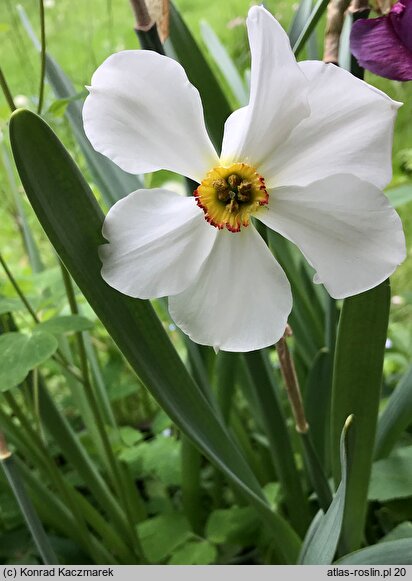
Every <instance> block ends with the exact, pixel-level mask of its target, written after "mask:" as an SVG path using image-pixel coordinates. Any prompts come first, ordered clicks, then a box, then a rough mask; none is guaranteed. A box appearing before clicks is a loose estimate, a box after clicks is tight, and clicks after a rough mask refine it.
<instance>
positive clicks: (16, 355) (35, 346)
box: [0, 331, 58, 391]
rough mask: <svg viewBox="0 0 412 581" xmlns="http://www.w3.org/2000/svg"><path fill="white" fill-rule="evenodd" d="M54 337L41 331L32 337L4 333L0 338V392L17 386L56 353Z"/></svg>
mask: <svg viewBox="0 0 412 581" xmlns="http://www.w3.org/2000/svg"><path fill="white" fill-rule="evenodd" d="M57 347H58V343H57V340H56V339H55V337H54V336H53V335H52V334H50V333H46V332H43V331H36V332H35V333H33V334H32V335H24V334H23V333H16V332H11V333H4V334H3V335H1V336H0V391H7V390H9V389H11V388H12V387H15V386H17V385H19V384H20V383H21V382H22V381H24V379H25V378H26V377H27V375H28V374H29V372H30V371H31V370H32V369H35V368H36V367H38V366H39V365H41V364H42V363H44V362H45V361H47V360H48V359H50V357H51V356H52V355H53V354H54V353H55V352H56V350H57Z"/></svg>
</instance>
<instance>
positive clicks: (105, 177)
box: [18, 6, 143, 207]
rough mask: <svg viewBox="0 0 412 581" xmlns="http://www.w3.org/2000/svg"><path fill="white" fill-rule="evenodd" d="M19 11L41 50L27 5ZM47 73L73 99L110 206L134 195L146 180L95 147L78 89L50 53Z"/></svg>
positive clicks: (82, 139)
mask: <svg viewBox="0 0 412 581" xmlns="http://www.w3.org/2000/svg"><path fill="white" fill-rule="evenodd" d="M18 12H19V15H20V18H21V20H22V23H23V26H24V27H25V29H26V31H27V34H28V35H29V36H30V38H31V40H32V42H33V44H34V46H35V47H36V48H37V49H38V50H40V44H39V42H38V40H37V39H36V36H35V33H34V31H33V28H32V26H31V24H30V21H29V19H28V17H27V15H26V13H25V11H24V8H23V7H22V6H19V7H18ZM46 76H47V80H48V82H49V83H50V85H51V86H52V88H53V92H54V94H55V96H56V98H57V99H70V103H68V104H67V107H66V111H65V114H66V115H67V119H68V121H69V123H70V126H71V128H72V131H73V134H74V136H75V138H76V140H77V142H78V144H79V146H80V148H81V150H82V152H83V155H84V157H85V159H86V161H87V164H88V166H89V169H90V173H91V174H92V176H93V179H94V181H95V182H96V185H97V187H98V188H99V190H100V192H101V194H102V196H103V199H104V201H105V203H106V204H107V206H108V207H110V206H111V205H112V204H114V203H115V202H117V200H120V198H123V197H124V196H126V195H127V194H130V192H133V191H134V190H137V189H139V188H141V187H143V183H142V181H141V180H140V179H139V178H138V177H137V176H132V175H130V174H128V173H126V172H124V171H123V170H121V169H120V168H119V167H118V166H117V165H115V164H114V163H113V162H112V161H110V159H108V158H107V157H105V156H104V155H101V154H100V153H98V152H97V151H95V150H94V149H93V147H92V146H91V144H90V142H89V140H88V139H87V137H86V135H85V133H84V129H83V121H82V107H83V104H82V103H81V102H79V101H78V100H77V99H75V100H73V98H74V97H76V96H77V94H78V92H77V91H76V89H75V88H74V86H73V84H72V82H71V80H70V79H69V78H68V77H67V75H66V74H65V72H64V71H63V69H62V68H61V67H60V65H59V64H58V63H57V62H56V61H55V60H54V59H53V58H52V57H51V56H50V55H48V54H46Z"/></svg>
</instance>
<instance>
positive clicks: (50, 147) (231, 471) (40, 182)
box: [10, 110, 299, 562]
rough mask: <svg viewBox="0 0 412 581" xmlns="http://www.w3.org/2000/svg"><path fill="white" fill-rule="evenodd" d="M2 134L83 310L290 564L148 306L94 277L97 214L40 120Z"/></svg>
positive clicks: (284, 535) (288, 538)
mask: <svg viewBox="0 0 412 581" xmlns="http://www.w3.org/2000/svg"><path fill="white" fill-rule="evenodd" d="M10 136H11V143H12V148H13V153H14V157H15V160H16V164H17V168H18V170H19V173H20V177H21V179H22V182H23V184H24V186H25V189H26V192H27V195H28V198H29V200H30V202H31V204H32V206H33V208H34V210H35V212H36V214H37V216H38V218H39V220H40V222H41V224H42V226H43V228H44V230H45V231H46V233H47V235H48V237H49V238H50V240H51V242H52V244H53V246H54V247H55V249H56V251H57V252H58V254H59V255H60V258H61V259H62V261H63V263H64V264H65V266H66V268H67V269H68V270H69V272H70V273H71V275H72V277H73V279H74V280H75V282H76V283H77V285H78V286H79V288H80V289H81V290H82V292H83V294H84V295H85V297H86V299H87V300H88V301H89V303H90V305H91V307H92V308H93V309H94V311H95V312H96V314H97V316H98V317H99V318H100V319H101V321H102V322H103V324H104V325H105V326H106V328H107V330H108V331H109V333H110V334H111V336H112V338H113V339H114V341H115V342H116V343H117V344H118V346H119V348H120V349H121V351H122V353H123V355H124V356H125V357H126V358H127V359H128V361H129V363H130V364H131V366H132V367H133V369H134V370H135V371H136V373H137V374H138V376H139V377H140V379H141V381H142V382H143V383H144V384H145V385H146V386H147V387H148V388H149V389H150V391H151V393H152V394H153V396H154V397H155V398H156V399H157V401H158V403H159V404H160V405H161V406H162V407H163V409H164V410H165V411H166V412H167V414H168V415H169V416H170V417H171V418H172V420H173V421H174V422H175V423H176V424H177V425H178V426H179V428H180V429H181V430H182V431H184V432H185V433H186V434H187V435H188V436H189V437H190V438H192V440H193V441H194V442H195V444H196V445H197V446H198V447H199V448H200V449H201V450H202V452H203V453H204V454H205V455H206V456H207V457H208V458H210V459H211V460H212V461H213V462H214V463H215V464H216V465H217V466H219V467H220V469H221V470H223V472H224V473H225V474H226V476H227V477H228V478H229V479H230V480H231V481H232V482H233V483H234V484H235V485H236V486H237V487H240V488H241V489H242V491H243V493H244V494H245V495H246V496H247V498H248V499H249V501H250V502H252V503H253V504H254V506H255V508H256V509H257V510H258V511H259V513H260V514H261V516H262V518H263V519H264V520H265V522H266V523H267V524H268V526H270V527H271V530H272V534H273V535H274V537H275V538H277V539H278V541H279V542H280V539H282V550H283V552H284V558H285V559H286V561H287V562H293V561H294V558H295V556H296V553H297V550H298V547H299V540H298V537H297V535H296V534H295V533H294V531H293V530H292V529H291V527H290V525H288V523H287V522H286V520H285V519H283V518H282V517H280V515H277V514H276V513H273V512H272V511H271V510H270V508H269V506H268V504H267V503H266V500H265V498H264V495H263V492H262V490H261V488H260V486H259V484H258V482H257V480H256V478H255V476H254V474H253V473H252V471H251V469H250V467H249V466H248V465H247V463H246V462H245V460H244V458H243V456H242V455H241V453H240V451H239V449H238V447H237V446H236V445H235V444H234V441H233V439H232V437H231V436H230V435H229V433H228V432H227V430H226V429H225V427H224V426H223V424H222V422H221V420H220V418H219V417H217V415H216V413H215V412H214V410H213V408H212V407H211V406H210V404H209V402H208V401H207V400H206V398H205V397H204V395H203V394H202V393H201V391H200V389H199V388H198V386H197V385H196V384H195V383H194V382H193V380H192V378H191V377H190V375H189V374H188V372H187V370H186V368H185V367H184V365H183V363H182V362H181V360H180V358H179V356H178V354H177V352H176V351H175V350H174V348H173V347H172V344H171V343H170V340H169V338H168V336H167V334H166V332H165V331H164V329H163V326H162V324H161V322H160V321H159V319H158V318H157V317H156V315H155V313H154V311H153V308H152V306H151V305H150V303H149V302H148V301H142V300H137V299H131V298H130V297H127V296H124V295H122V294H120V293H119V292H117V291H115V290H114V289H112V288H111V287H109V286H108V285H107V284H106V283H105V282H104V281H103V279H102V278H101V275H100V269H101V263H100V260H99V258H98V252H97V250H98V246H99V245H100V244H101V243H102V242H103V238H102V235H101V227H102V222H103V215H102V212H101V210H100V208H99V207H98V205H97V203H96V201H95V199H94V197H93V195H92V193H91V191H90V188H89V187H88V185H87V183H86V182H85V181H84V179H83V176H82V175H81V174H80V172H79V170H78V168H77V167H76V166H75V164H74V162H73V160H72V159H71V157H70V155H69V154H68V153H67V151H66V150H65V148H64V147H63V146H62V144H61V143H60V142H59V140H58V139H57V137H56V136H55V135H54V133H53V132H52V131H51V129H50V128H49V127H48V126H47V125H46V123H44V121H42V120H41V119H40V118H39V117H38V116H37V115H35V114H34V113H31V112H29V111H24V110H20V111H16V112H15V113H14V114H13V115H12V118H11V121H10ZM159 363H161V364H159Z"/></svg>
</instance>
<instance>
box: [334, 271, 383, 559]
mask: <svg viewBox="0 0 412 581" xmlns="http://www.w3.org/2000/svg"><path fill="white" fill-rule="evenodd" d="M389 306H390V286H389V281H388V280H386V281H385V282H383V283H381V284H380V285H379V286H377V287H376V288H374V289H372V290H369V291H366V292H364V293H361V294H359V295H356V296H354V297H350V298H347V299H345V302H344V304H343V308H342V314H341V317H340V321H339V328H338V338H337V343H336V354H335V362H334V370H333V386H332V420H331V428H332V464H333V474H334V478H335V482H338V481H339V478H340V466H339V461H338V457H339V456H338V450H339V437H340V430H341V429H342V426H343V424H344V422H345V419H346V418H347V416H348V415H350V414H354V416H355V419H356V425H355V429H354V432H355V433H354V437H353V447H354V449H353V454H352V460H351V469H350V474H349V480H348V489H347V501H346V509H345V517H344V525H343V546H344V548H345V551H347V552H349V551H353V550H356V549H358V548H359V547H360V544H361V541H362V535H363V528H364V523H365V514H366V505H367V492H368V484H369V478H370V473H371V466H372V457H373V448H374V441H375V431H376V422H377V416H378V407H379V398H380V391H381V383H382V367H383V357H384V351H385V341H386V331H387V327H388V318H389Z"/></svg>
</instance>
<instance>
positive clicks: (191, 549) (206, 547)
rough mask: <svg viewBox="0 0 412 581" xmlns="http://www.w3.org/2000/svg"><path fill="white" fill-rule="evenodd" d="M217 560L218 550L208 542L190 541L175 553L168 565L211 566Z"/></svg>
mask: <svg viewBox="0 0 412 581" xmlns="http://www.w3.org/2000/svg"><path fill="white" fill-rule="evenodd" d="M216 558H217V549H216V547H215V546H214V545H212V544H211V543H209V542H208V541H205V540H199V541H188V542H187V543H185V544H184V545H182V546H181V547H179V548H178V549H176V551H173V555H172V557H171V558H170V559H169V562H168V565H211V564H212V563H214V562H215V561H216Z"/></svg>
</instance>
